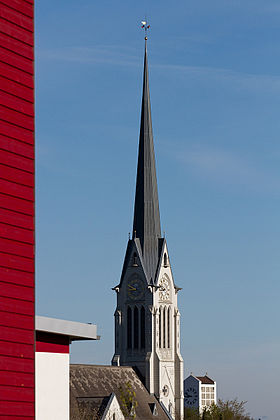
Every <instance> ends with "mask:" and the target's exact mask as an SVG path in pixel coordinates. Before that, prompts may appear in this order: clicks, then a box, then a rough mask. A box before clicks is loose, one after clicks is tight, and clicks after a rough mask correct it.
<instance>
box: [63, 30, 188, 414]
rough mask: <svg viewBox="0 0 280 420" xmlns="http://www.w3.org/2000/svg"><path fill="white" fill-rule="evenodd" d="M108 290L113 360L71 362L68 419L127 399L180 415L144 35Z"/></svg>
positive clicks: (133, 405) (174, 308)
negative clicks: (126, 227)
mask: <svg viewBox="0 0 280 420" xmlns="http://www.w3.org/2000/svg"><path fill="white" fill-rule="evenodd" d="M145 29H146V28H145ZM113 290H114V291H115V292H116V297H117V306H116V310H115V352H114V355H113V358H112V366H93V365H71V367H70V395H71V408H70V409H71V419H72V420H74V419H79V418H86V417H82V416H84V415H86V414H89V415H91V416H93V418H98V419H99V418H100V419H101V418H102V419H106V420H107V419H111V418H112V419H122V418H125V417H123V411H124V406H125V410H128V412H127V417H129V418H136V419H150V418H151V419H152V418H154V417H155V416H157V417H158V418H160V419H176V420H177V419H178V420H182V419H183V418H184V390H183V358H182V356H181V353H180V312H179V309H178V305H177V296H178V292H179V291H180V287H178V286H177V285H176V283H175V281H174V278H173V275H172V269H171V265H170V259H169V254H168V248H167V242H166V239H165V238H164V237H163V236H162V233H161V223H160V211H159V199H158V188H157V176H156V165H155V153H154V142H153V131H152V117H151V103H150V92H149V77H148V57H147V37H145V54H144V74H143V93H142V108H141V123H140V136H139V151H138V166H137V177H136V192H135V203H134V221H133V234H132V237H131V238H129V240H128V244H127V249H126V254H125V258H124V263H123V269H122V274H121V278H120V282H119V284H118V285H116V286H115V287H114V288H113ZM127 401H128V403H127ZM121 408H122V409H121ZM94 415H96V417H94ZM90 418H92V417H90Z"/></svg>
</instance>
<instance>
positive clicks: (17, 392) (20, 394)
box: [0, 385, 34, 402]
mask: <svg viewBox="0 0 280 420" xmlns="http://www.w3.org/2000/svg"><path fill="white" fill-rule="evenodd" d="M0 401H24V402H32V401H34V391H33V389H31V388H25V387H9V386H5V387H4V386H1V385H0Z"/></svg>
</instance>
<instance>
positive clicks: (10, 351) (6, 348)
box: [0, 340, 34, 385]
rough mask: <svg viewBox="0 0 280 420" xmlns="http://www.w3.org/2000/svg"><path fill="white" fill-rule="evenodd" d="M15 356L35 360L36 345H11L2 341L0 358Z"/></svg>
mask: <svg viewBox="0 0 280 420" xmlns="http://www.w3.org/2000/svg"><path fill="white" fill-rule="evenodd" d="M1 355H2V356H14V357H23V358H24V359H33V358H34V345H33V344H22V343H10V342H9V341H1V340H0V357H1ZM0 385H1V381H0Z"/></svg>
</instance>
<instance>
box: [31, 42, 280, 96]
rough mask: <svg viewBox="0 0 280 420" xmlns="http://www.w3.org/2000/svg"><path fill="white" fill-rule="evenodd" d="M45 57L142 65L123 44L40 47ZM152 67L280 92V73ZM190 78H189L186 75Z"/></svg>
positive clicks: (163, 65)
mask: <svg viewBox="0 0 280 420" xmlns="http://www.w3.org/2000/svg"><path fill="white" fill-rule="evenodd" d="M38 58H39V59H41V60H56V61H65V62H73V63H80V64H88V65H92V64H97V65H98V64H100V65H110V66H112V65H115V66H135V67H139V66H140V65H141V63H142V62H139V56H138V55H137V54H136V52H135V50H134V49H132V48H129V47H120V46H119V45H99V46H94V47H84V46H77V47H71V48H63V49H53V50H38ZM151 67H152V68H155V69H156V70H158V71H164V72H165V74H166V75H167V76H168V75H169V74H170V75H171V74H173V73H174V72H176V73H177V75H181V77H182V78H183V79H185V78H187V79H188V80H190V79H197V80H205V81H207V82H209V80H210V81H213V82H216V83H219V84H220V83H226V84H230V86H231V88H235V89H240V90H248V89H249V90H253V91H265V92H269V93H275V92H277V93H279V92H280V76H275V75H269V74H253V73H245V72H238V71H235V70H231V69H224V68H219V67H207V66H191V65H179V64H168V63H157V64H151ZM185 80H186V79H185Z"/></svg>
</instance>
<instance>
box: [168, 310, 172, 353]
mask: <svg viewBox="0 0 280 420" xmlns="http://www.w3.org/2000/svg"><path fill="white" fill-rule="evenodd" d="M170 317H171V308H170V306H169V308H168V312H167V347H168V348H169V349H170V334H171V331H170Z"/></svg>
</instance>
